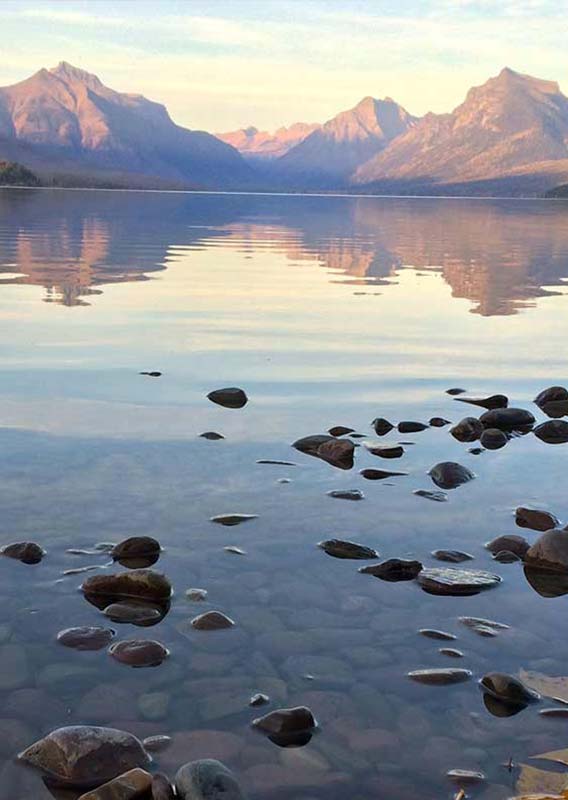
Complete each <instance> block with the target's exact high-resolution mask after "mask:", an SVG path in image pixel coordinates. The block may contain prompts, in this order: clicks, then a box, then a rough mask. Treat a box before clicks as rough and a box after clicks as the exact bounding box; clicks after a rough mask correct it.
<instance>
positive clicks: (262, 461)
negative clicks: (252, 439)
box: [256, 458, 298, 467]
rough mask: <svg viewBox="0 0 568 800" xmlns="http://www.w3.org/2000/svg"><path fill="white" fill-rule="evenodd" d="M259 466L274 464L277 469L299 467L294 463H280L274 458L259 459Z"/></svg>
mask: <svg viewBox="0 0 568 800" xmlns="http://www.w3.org/2000/svg"><path fill="white" fill-rule="evenodd" d="M256 463H257V464H272V465H274V466H277V467H297V466H298V465H297V464H295V463H294V462H293V461H278V460H276V459H274V458H259V459H258V461H257V462H256Z"/></svg>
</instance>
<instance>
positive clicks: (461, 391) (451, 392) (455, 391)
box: [446, 388, 467, 397]
mask: <svg viewBox="0 0 568 800" xmlns="http://www.w3.org/2000/svg"><path fill="white" fill-rule="evenodd" d="M466 392H467V389H458V388H454V389H446V394H449V395H452V397H453V396H455V395H458V394H465V393H466Z"/></svg>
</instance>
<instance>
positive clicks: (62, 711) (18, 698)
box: [0, 688, 69, 796]
mask: <svg viewBox="0 0 568 800" xmlns="http://www.w3.org/2000/svg"><path fill="white" fill-rule="evenodd" d="M3 712H4V715H5V716H6V717H11V718H13V719H18V720H25V722H29V723H30V724H31V725H33V726H34V727H40V726H43V725H45V720H46V719H49V720H52V721H59V720H61V721H62V722H64V721H65V719H66V717H67V714H68V713H69V712H68V708H67V707H66V704H65V703H64V702H62V701H60V700H58V699H57V697H56V696H54V695H53V694H50V693H49V692H46V691H45V690H44V689H32V688H26V689H16V690H12V691H11V692H10V693H9V695H8V696H7V697H6V698H5V699H4V701H3ZM1 738H2V737H1V736H0V741H1ZM30 738H31V737H30V736H28V737H27V738H26V741H25V742H21V743H20V744H19V745H18V747H17V748H14V749H13V751H12V752H11V753H10V758H11V757H12V756H13V755H14V753H15V752H16V750H20V749H21V748H22V747H24V746H25V745H26V744H27V743H28V742H29V741H30ZM0 747H1V745H0ZM0 796H1V795H0Z"/></svg>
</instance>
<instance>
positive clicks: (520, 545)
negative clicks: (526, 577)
mask: <svg viewBox="0 0 568 800" xmlns="http://www.w3.org/2000/svg"><path fill="white" fill-rule="evenodd" d="M529 547H530V544H529V543H528V542H527V540H526V539H525V538H524V536H516V535H515V534H514V533H513V534H506V535H504V536H498V537H497V538H496V539H492V540H491V541H490V542H487V543H486V545H485V549H486V550H489V552H490V553H493V555H496V554H497V553H501V552H502V551H503V550H505V551H509V552H511V553H514V554H515V555H516V556H518V557H519V558H523V557H524V555H525V553H526V552H527V550H528V549H529Z"/></svg>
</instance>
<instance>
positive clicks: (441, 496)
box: [412, 489, 448, 503]
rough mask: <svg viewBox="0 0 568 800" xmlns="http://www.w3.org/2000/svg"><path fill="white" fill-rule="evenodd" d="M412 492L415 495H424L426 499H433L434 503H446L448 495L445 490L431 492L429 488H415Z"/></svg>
mask: <svg viewBox="0 0 568 800" xmlns="http://www.w3.org/2000/svg"><path fill="white" fill-rule="evenodd" d="M412 494H415V495H416V497H424V498H425V499H426V500H433V501H434V502H435V503H447V502H448V495H447V494H446V493H445V492H432V491H430V490H429V489H415V490H414V491H413V492H412Z"/></svg>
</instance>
